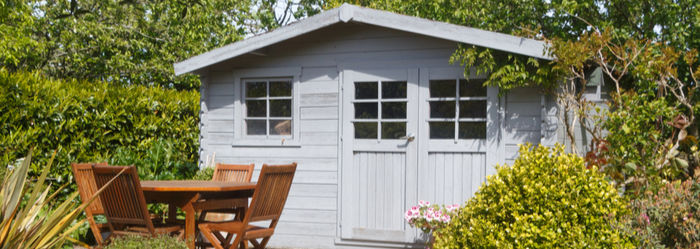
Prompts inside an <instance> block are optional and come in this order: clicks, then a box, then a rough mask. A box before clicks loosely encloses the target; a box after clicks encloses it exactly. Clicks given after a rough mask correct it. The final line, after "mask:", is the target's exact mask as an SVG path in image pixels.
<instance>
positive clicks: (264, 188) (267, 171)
mask: <svg viewBox="0 0 700 249" xmlns="http://www.w3.org/2000/svg"><path fill="white" fill-rule="evenodd" d="M296 169H297V164H296V163H292V164H289V165H267V164H263V167H262V170H261V171H260V177H258V183H257V186H256V187H255V192H254V193H253V198H252V200H251V202H250V207H249V208H248V212H247V213H246V216H245V220H246V222H252V221H259V220H273V224H274V223H276V221H277V220H278V219H279V217H280V215H281V214H282V208H284V204H285V202H287V196H288V195H289V189H290V188H291V187H292V180H293V179H294V172H296Z"/></svg>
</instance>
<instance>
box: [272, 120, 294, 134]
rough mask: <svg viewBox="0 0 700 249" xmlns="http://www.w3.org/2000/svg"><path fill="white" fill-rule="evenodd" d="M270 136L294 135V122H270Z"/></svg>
mask: <svg viewBox="0 0 700 249" xmlns="http://www.w3.org/2000/svg"><path fill="white" fill-rule="evenodd" d="M270 135H292V121H291V120H270Z"/></svg>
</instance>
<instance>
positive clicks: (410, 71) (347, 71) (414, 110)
mask: <svg viewBox="0 0 700 249" xmlns="http://www.w3.org/2000/svg"><path fill="white" fill-rule="evenodd" d="M367 71H375V72H376V71H387V74H393V72H391V71H397V72H405V76H406V83H407V96H406V98H407V106H406V132H407V133H414V134H415V136H417V133H418V132H419V124H418V123H417V122H418V120H419V118H418V114H419V112H418V108H419V102H417V101H416V98H417V97H418V93H419V90H420V89H419V88H420V87H419V69H418V68H417V67H348V68H344V69H343V70H340V71H339V74H340V75H342V76H341V77H340V81H339V84H340V87H341V91H340V94H339V99H340V100H339V101H340V102H341V103H342V105H341V110H342V111H341V113H340V117H339V134H341V135H340V136H341V138H340V146H339V147H340V149H339V150H340V154H339V155H340V157H339V165H340V170H339V172H340V173H339V174H340V178H339V179H340V181H339V203H338V210H339V214H338V215H339V221H340V222H339V231H338V237H339V238H340V239H341V240H342V239H344V240H365V241H379V242H390V243H410V242H413V241H412V239H413V238H414V237H415V236H416V232H415V231H408V230H409V228H408V225H407V224H403V226H404V229H403V230H404V231H406V232H403V233H402V234H403V235H398V236H403V237H404V238H401V239H396V236H397V234H395V232H391V231H387V232H386V233H383V232H381V231H377V232H375V233H373V234H364V235H359V236H357V235H354V232H353V231H352V229H353V227H351V226H352V225H354V224H353V222H351V221H348V220H349V219H350V218H357V216H358V213H359V212H357V211H355V210H352V211H350V212H348V210H343V206H344V205H347V203H352V202H353V197H356V195H357V193H356V189H357V188H352V186H349V185H347V184H346V183H349V182H352V181H353V180H354V179H355V178H354V172H353V171H351V170H349V169H350V167H351V166H352V165H353V161H352V160H353V158H354V156H353V153H354V151H356V149H355V148H356V147H355V139H354V136H353V131H354V130H353V129H354V126H353V123H352V122H351V121H350V120H348V118H350V117H351V116H349V115H352V113H354V112H352V110H353V103H352V102H351V101H352V100H353V99H354V98H353V96H350V95H351V94H352V93H353V92H354V91H351V90H352V89H345V87H351V84H352V83H353V82H354V81H355V78H354V77H353V76H355V77H356V76H360V77H362V76H363V74H367V73H365V72H367ZM378 74H379V75H381V74H380V73H378ZM381 77H382V76H378V77H377V80H378V81H381V80H382V79H381ZM397 78H398V77H397ZM387 79H392V78H391V76H389V77H387ZM360 81H362V80H360ZM346 116H347V117H346ZM350 119H351V120H352V118H350ZM376 141H377V142H372V140H360V141H358V142H360V144H365V145H367V146H369V147H370V148H369V149H367V150H366V151H377V152H388V153H390V152H405V155H406V159H405V160H406V163H405V167H404V175H403V176H402V177H403V184H404V190H403V199H404V203H402V205H401V206H402V208H403V210H405V209H407V207H408V206H409V204H410V203H415V202H416V200H415V199H416V196H417V192H416V191H409V190H407V189H408V188H410V187H411V186H415V185H416V184H415V181H413V180H410V179H417V175H416V174H417V165H418V145H417V144H416V142H417V141H415V140H414V141H410V142H406V144H407V146H406V147H405V148H400V147H399V146H400V144H403V142H400V141H401V140H393V139H392V140H389V141H386V142H388V143H387V144H379V142H380V141H381V140H376ZM372 143H377V144H375V145H372ZM346 165H348V166H346ZM344 203H345V204H344ZM403 210H402V211H403ZM396 215H399V216H400V215H401V213H397V214H396ZM343 221H346V222H343Z"/></svg>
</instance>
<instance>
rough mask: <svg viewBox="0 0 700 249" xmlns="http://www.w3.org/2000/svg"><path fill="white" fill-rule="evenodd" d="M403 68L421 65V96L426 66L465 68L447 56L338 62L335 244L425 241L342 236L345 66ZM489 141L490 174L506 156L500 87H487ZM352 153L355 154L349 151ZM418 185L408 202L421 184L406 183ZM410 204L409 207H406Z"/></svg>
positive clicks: (418, 243)
mask: <svg viewBox="0 0 700 249" xmlns="http://www.w3.org/2000/svg"><path fill="white" fill-rule="evenodd" d="M386 65H391V66H386ZM401 68H417V69H418V74H419V75H418V77H419V79H418V82H417V83H418V86H419V88H418V94H419V96H422V94H425V93H424V92H427V90H426V89H423V88H422V83H421V82H422V81H423V80H424V79H423V77H424V75H427V74H426V73H427V72H428V71H427V70H430V69H439V68H442V69H448V70H453V71H459V72H462V73H463V72H464V71H463V70H464V68H463V67H461V66H455V65H451V64H450V63H449V62H448V61H446V60H445V59H421V60H416V59H409V60H401V61H396V60H377V61H373V62H358V61H357V60H348V61H339V62H338V65H337V72H338V79H337V82H338V93H339V95H338V107H339V113H338V141H339V143H338V159H337V162H338V167H339V169H338V178H337V179H338V195H337V196H338V198H337V210H338V212H337V214H336V215H337V222H336V229H337V230H336V239H335V244H336V245H348V246H379V247H394V248H405V246H406V243H409V244H413V245H414V246H416V247H422V246H423V244H422V243H421V241H407V242H405V243H396V242H382V241H361V240H354V239H348V238H344V237H343V236H342V227H343V224H345V223H347V222H345V221H343V216H342V214H343V210H342V209H343V201H344V199H347V198H349V197H348V196H346V195H343V186H344V182H345V179H344V178H345V177H348V174H346V173H345V171H346V170H345V169H344V167H343V165H344V160H345V158H346V156H347V155H345V154H344V153H345V152H344V142H343V136H344V133H345V118H344V116H345V113H346V112H347V111H349V110H346V109H347V107H346V106H347V105H349V104H350V103H346V102H345V101H344V98H343V96H344V89H343V87H344V82H345V76H344V71H345V70H362V69H401ZM471 74H472V75H476V71H475V70H474V69H472V70H471ZM487 98H488V100H487V118H488V120H487V141H486V163H487V166H489V167H487V171H486V173H487V175H491V174H494V173H495V172H496V170H495V167H492V166H495V165H496V164H503V163H504V162H505V158H504V157H503V155H504V151H505V148H504V143H502V140H503V132H504V127H503V120H504V118H505V117H504V115H505V106H504V103H505V98H506V97H505V95H504V96H499V89H498V87H488V88H487ZM424 105H425V104H422V105H421V102H420V100H419V107H418V109H419V110H418V111H419V117H418V121H419V123H418V132H417V133H416V140H417V141H415V142H417V144H416V145H417V153H416V154H420V153H422V151H423V150H425V149H426V148H424V147H425V146H423V145H421V137H420V136H422V135H424V133H425V132H422V130H423V129H422V128H421V126H422V125H423V124H422V123H423V122H422V121H421V119H422V116H421V115H426V114H424V112H423V111H422V110H421V109H422V108H421V106H424ZM350 156H352V155H350ZM417 160H418V163H422V162H421V159H420V158H418V159H417ZM414 174H416V175H414V176H412V177H413V178H415V179H416V180H417V178H418V176H417V172H414ZM411 187H413V188H415V191H413V192H414V194H412V195H411V196H409V195H407V196H406V202H407V204H410V203H411V202H413V203H417V201H418V200H417V194H418V184H416V185H415V186H407V189H408V188H411ZM406 208H408V207H406ZM419 233H420V232H419V231H417V229H416V232H415V234H414V238H418V237H419Z"/></svg>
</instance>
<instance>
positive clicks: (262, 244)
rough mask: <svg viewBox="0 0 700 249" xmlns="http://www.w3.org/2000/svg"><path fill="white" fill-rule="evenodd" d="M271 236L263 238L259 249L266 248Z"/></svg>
mask: <svg viewBox="0 0 700 249" xmlns="http://www.w3.org/2000/svg"><path fill="white" fill-rule="evenodd" d="M270 237H271V236H267V237H265V238H263V240H262V241H261V242H260V249H262V248H265V246H267V242H268V241H270Z"/></svg>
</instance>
